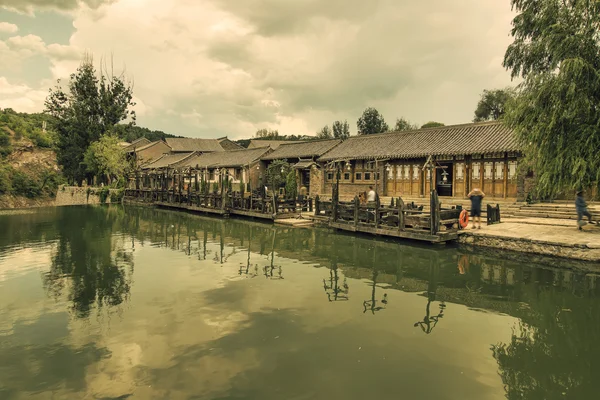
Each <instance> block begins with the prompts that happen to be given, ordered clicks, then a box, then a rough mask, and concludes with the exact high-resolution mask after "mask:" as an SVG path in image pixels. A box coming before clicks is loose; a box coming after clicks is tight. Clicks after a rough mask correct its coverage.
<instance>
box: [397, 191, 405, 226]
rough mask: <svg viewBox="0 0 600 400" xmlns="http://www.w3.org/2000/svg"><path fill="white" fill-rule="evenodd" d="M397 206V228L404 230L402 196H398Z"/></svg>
mask: <svg viewBox="0 0 600 400" xmlns="http://www.w3.org/2000/svg"><path fill="white" fill-rule="evenodd" d="M396 205H397V207H398V230H399V231H403V230H404V200H402V197H398V201H397V203H396Z"/></svg>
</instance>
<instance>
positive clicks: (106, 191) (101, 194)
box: [98, 187, 110, 204]
mask: <svg viewBox="0 0 600 400" xmlns="http://www.w3.org/2000/svg"><path fill="white" fill-rule="evenodd" d="M109 194H110V190H109V189H108V188H107V187H103V188H102V189H100V192H98V196H99V197H100V203H101V204H104V203H106V199H108V195H109Z"/></svg>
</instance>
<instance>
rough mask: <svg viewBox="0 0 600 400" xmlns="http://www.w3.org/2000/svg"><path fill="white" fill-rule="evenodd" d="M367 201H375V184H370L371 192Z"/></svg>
mask: <svg viewBox="0 0 600 400" xmlns="http://www.w3.org/2000/svg"><path fill="white" fill-rule="evenodd" d="M367 203H375V191H374V190H373V186H369V193H368V194H367Z"/></svg>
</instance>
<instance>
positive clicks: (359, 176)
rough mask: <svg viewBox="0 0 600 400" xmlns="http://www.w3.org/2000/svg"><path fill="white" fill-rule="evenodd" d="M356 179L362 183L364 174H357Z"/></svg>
mask: <svg viewBox="0 0 600 400" xmlns="http://www.w3.org/2000/svg"><path fill="white" fill-rule="evenodd" d="M354 179H355V180H357V181H362V173H360V172H357V173H356V175H354Z"/></svg>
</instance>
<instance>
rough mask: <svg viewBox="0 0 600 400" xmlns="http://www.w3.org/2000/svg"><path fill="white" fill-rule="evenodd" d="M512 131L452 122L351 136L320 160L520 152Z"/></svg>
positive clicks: (490, 124)
mask: <svg viewBox="0 0 600 400" xmlns="http://www.w3.org/2000/svg"><path fill="white" fill-rule="evenodd" d="M519 150H520V146H519V143H518V141H517V138H516V136H515V134H514V132H513V131H512V130H511V129H510V128H508V127H507V126H506V125H504V124H503V123H501V122H484V123H476V124H465V125H453V126H444V127H438V128H429V129H419V130H414V131H402V132H389V133H381V134H377V135H362V136H353V137H350V138H349V139H347V140H345V141H344V142H343V143H341V144H340V145H339V146H337V147H335V148H334V149H332V150H331V151H329V152H327V153H326V154H324V155H323V156H322V157H321V158H319V161H332V160H344V159H358V160H360V159H376V158H379V159H381V158H404V159H406V158H422V157H426V156H430V155H433V156H436V155H440V156H441V155H466V154H483V153H496V152H504V151H519Z"/></svg>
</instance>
